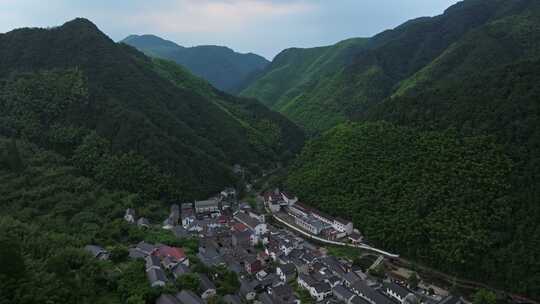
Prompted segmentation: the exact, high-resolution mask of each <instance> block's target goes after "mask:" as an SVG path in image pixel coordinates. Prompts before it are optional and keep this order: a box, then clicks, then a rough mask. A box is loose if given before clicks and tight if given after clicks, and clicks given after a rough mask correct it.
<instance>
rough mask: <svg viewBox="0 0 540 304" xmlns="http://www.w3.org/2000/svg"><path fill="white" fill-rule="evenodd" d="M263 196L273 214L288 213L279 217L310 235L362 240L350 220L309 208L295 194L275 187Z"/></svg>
mask: <svg viewBox="0 0 540 304" xmlns="http://www.w3.org/2000/svg"><path fill="white" fill-rule="evenodd" d="M263 197H264V203H265V205H266V207H267V208H268V209H269V210H270V211H271V212H272V213H273V214H274V215H276V216H279V215H280V213H282V214H285V215H288V216H283V217H280V218H282V219H284V220H286V221H289V222H290V223H291V224H295V225H296V226H297V227H299V228H301V229H303V230H304V231H306V232H308V233H310V234H312V235H315V236H322V237H324V238H326V239H328V240H343V239H349V240H350V241H352V242H354V243H359V242H361V241H362V237H361V235H360V234H359V232H358V231H356V230H355V229H354V226H353V223H352V222H350V221H347V220H344V219H341V218H335V217H332V216H329V215H327V214H324V213H322V212H320V211H318V210H316V209H313V208H310V207H308V206H306V205H304V204H302V203H301V202H299V201H298V197H296V196H293V195H290V194H288V193H286V192H282V191H280V190H279V189H276V190H274V191H270V192H267V193H265V194H264V196H263Z"/></svg>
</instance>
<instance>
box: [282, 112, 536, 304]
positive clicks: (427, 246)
mask: <svg viewBox="0 0 540 304" xmlns="http://www.w3.org/2000/svg"><path fill="white" fill-rule="evenodd" d="M537 155H538V154H537ZM515 165H516V164H515V163H514V162H513V161H512V157H511V155H510V154H509V152H507V151H506V150H505V149H504V148H503V147H502V146H501V145H500V144H498V143H497V142H496V140H495V138H494V137H493V136H484V135H477V136H462V135H460V134H459V133H458V132H456V131H452V130H447V131H441V132H435V131H419V130H417V129H411V128H407V127H398V126H395V125H392V124H389V123H382V122H378V123H367V124H356V123H348V124H342V125H339V126H337V127H335V128H333V129H331V130H330V131H327V132H325V133H324V134H323V135H322V136H321V137H320V138H318V139H316V140H313V141H312V142H310V143H309V144H308V145H307V146H306V148H305V149H304V151H303V152H302V154H301V156H300V157H299V158H298V159H297V161H296V163H295V165H294V166H293V167H292V168H291V169H290V172H289V176H288V179H287V183H286V184H287V187H288V189H290V190H291V191H294V192H295V193H297V194H298V195H299V197H301V198H302V200H303V201H304V202H307V203H310V204H311V205H313V206H315V207H317V208H319V209H320V210H322V211H324V212H327V213H329V214H332V215H337V216H346V217H349V218H351V219H352V220H353V221H354V224H355V226H356V227H358V228H359V229H360V231H362V233H364V234H365V236H366V238H367V239H368V240H369V242H371V243H373V244H375V245H376V246H380V247H381V248H384V249H388V250H390V251H394V252H399V253H400V254H401V255H402V256H404V257H406V258H410V259H413V260H415V261H418V262H421V263H425V264H428V265H430V266H432V267H435V268H437V269H439V270H442V271H445V272H446V273H448V274H450V275H457V276H460V277H465V278H469V279H474V280H478V281H481V282H484V283H488V284H492V285H494V286H496V287H499V288H503V289H506V290H509V291H514V292H518V293H523V294H525V295H529V296H531V297H533V298H538V297H539V296H540V289H538V286H540V284H539V282H540V276H539V274H540V263H539V262H538V261H539V258H540V256H539V251H538V249H537V248H538V245H539V244H540V238H539V236H540V233H539V232H540V227H539V225H538V222H539V219H540V213H539V211H540V209H539V207H538V204H537V201H535V199H534V196H532V195H533V192H529V193H528V195H530V196H529V197H528V198H527V199H528V201H524V200H523V199H524V198H525V197H523V196H521V195H519V189H518V188H516V185H515V184H514V178H515V173H516V172H515V171H514V170H515ZM538 189H539V188H538V187H536V191H538ZM536 193H538V192H536Z"/></svg>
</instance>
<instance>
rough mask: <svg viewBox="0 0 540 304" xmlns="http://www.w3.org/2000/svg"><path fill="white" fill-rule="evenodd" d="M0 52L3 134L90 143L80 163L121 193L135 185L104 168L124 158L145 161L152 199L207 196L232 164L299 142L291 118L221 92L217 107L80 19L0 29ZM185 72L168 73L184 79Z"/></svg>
mask: <svg viewBox="0 0 540 304" xmlns="http://www.w3.org/2000/svg"><path fill="white" fill-rule="evenodd" d="M0 57H1V58H0V75H3V80H2V82H1V83H0V84H1V85H2V95H1V96H0V107H1V109H2V111H1V113H2V114H1V116H0V122H1V127H0V130H1V131H2V134H3V135H5V136H9V137H20V138H22V139H24V140H28V141H31V142H34V143H37V144H39V145H40V146H42V147H45V148H47V149H52V150H54V151H57V152H60V153H62V154H63V155H66V156H69V157H73V158H74V159H76V158H77V156H80V157H81V158H82V159H85V158H86V159H88V157H86V156H85V153H97V152H96V149H97V150H98V151H99V153H97V154H98V155H97V156H96V157H97V159H94V161H95V163H94V164H85V167H84V168H83V169H84V170H86V171H87V173H88V174H92V175H95V174H98V172H97V171H99V172H100V173H103V174H105V173H104V172H103V171H104V170H111V172H110V173H111V174H112V173H115V174H117V175H118V176H116V177H113V176H111V180H113V181H114V182H115V183H120V184H122V183H123V182H125V185H123V187H122V188H125V190H130V191H135V192H137V191H139V190H138V189H141V188H142V187H140V186H141V185H137V183H136V182H135V181H133V180H130V176H129V174H127V173H126V172H124V171H122V170H119V168H113V167H115V166H119V167H121V168H123V170H127V169H126V168H125V167H126V164H127V163H131V162H133V163H136V164H141V165H142V164H147V165H148V166H151V167H153V168H154V170H150V171H149V172H155V173H156V177H155V180H156V184H155V185H154V187H152V188H153V191H152V194H153V195H154V197H155V195H168V196H175V197H177V198H186V199H188V198H194V197H199V196H201V195H207V194H209V193H211V192H213V191H217V190H218V189H220V188H221V187H223V186H224V185H227V184H231V183H233V182H234V179H233V177H232V175H231V173H230V166H231V165H232V164H234V163H240V164H244V165H246V166H248V167H251V168H252V169H255V170H257V168H260V166H261V165H262V166H266V165H269V164H271V163H272V162H275V161H279V160H280V159H282V156H284V155H290V154H293V153H294V152H295V151H294V150H295V149H298V148H299V147H300V146H301V145H302V142H303V134H302V132H301V131H300V130H299V129H298V128H297V127H296V126H295V125H294V124H292V123H290V122H289V121H287V120H286V119H284V118H283V117H281V116H280V115H278V114H276V113H272V112H270V111H268V110H267V109H265V108H263V107H256V106H253V103H254V102H253V101H251V100H247V99H237V98H234V97H232V96H229V95H226V94H223V93H220V94H221V95H219V101H220V103H221V104H222V106H218V104H217V103H216V100H215V99H214V98H216V97H213V96H210V95H206V96H204V95H202V94H201V92H204V91H206V90H210V87H209V86H207V85H206V84H203V85H200V86H201V88H200V89H199V91H196V90H194V89H193V88H184V87H182V86H180V85H178V84H174V83H172V82H171V79H170V78H165V77H163V76H162V75H160V73H159V72H158V71H156V69H157V68H156V64H155V62H154V61H152V60H151V59H149V58H148V57H146V56H144V55H143V54H142V53H140V52H139V51H137V50H135V49H134V48H132V47H129V46H127V45H123V44H116V43H114V42H113V41H112V40H110V39H109V38H108V37H106V36H105V35H104V34H103V33H101V32H100V31H99V30H98V29H97V27H96V26H95V25H93V24H92V23H91V22H90V21H88V20H85V19H76V20H74V21H71V22H68V23H66V24H64V25H63V26H61V27H57V28H52V29H19V30H14V31H12V32H9V33H6V34H2V35H0ZM185 73H186V72H185V71H181V72H178V73H176V74H175V77H181V76H182V77H184V78H185V79H189V78H190V76H185ZM176 81H177V82H181V81H180V80H176ZM212 90H213V89H212ZM209 94H214V95H215V96H217V94H218V93H209ZM223 105H225V106H223ZM231 109H237V110H236V112H235V113H236V114H235V115H236V116H235V117H231V113H230V112H231ZM239 113H241V114H239ZM240 117H244V118H245V119H244V120H241V119H239V118H240ZM253 117H255V118H257V119H252V118H253ZM248 118H249V119H248ZM291 149H292V150H291ZM77 153H79V154H77ZM103 155H111V158H110V159H109V160H110V161H111V163H110V165H111V166H109V167H107V166H105V167H106V168H101V169H103V170H97V169H98V166H104V165H103V164H104V163H105V162H104V161H103V160H102V159H101V156H103ZM141 160H143V161H141ZM113 164H115V165H114V166H113ZM123 173H126V174H123ZM105 175H106V174H105ZM131 177H134V176H131ZM134 180H137V179H136V178H135V179H134ZM141 182H142V181H141ZM150 184H151V183H147V185H146V187H150Z"/></svg>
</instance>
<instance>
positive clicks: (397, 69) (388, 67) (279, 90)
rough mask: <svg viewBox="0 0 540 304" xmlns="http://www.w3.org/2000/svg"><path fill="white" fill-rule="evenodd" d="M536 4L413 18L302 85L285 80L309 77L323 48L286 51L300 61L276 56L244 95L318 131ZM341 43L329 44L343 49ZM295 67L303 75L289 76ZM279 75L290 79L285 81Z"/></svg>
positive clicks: (471, 3)
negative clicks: (308, 68) (307, 70)
mask: <svg viewBox="0 0 540 304" xmlns="http://www.w3.org/2000/svg"><path fill="white" fill-rule="evenodd" d="M533 4H534V1H531V0H512V1H501V0H495V1H484V0H466V1H462V2H459V3H458V4H456V5H454V6H452V7H450V8H449V9H447V10H446V11H445V12H444V14H442V15H439V16H435V17H429V18H428V17H425V18H418V19H415V20H411V21H409V22H406V23H404V24H402V25H401V26H398V27H397V28H395V29H393V30H388V31H385V32H382V33H380V34H378V35H376V36H374V37H372V38H369V39H365V41H363V42H362V43H360V44H359V45H355V46H352V47H349V48H347V49H346V50H347V52H346V54H347V55H346V56H343V57H344V58H347V60H343V61H341V63H339V62H338V65H337V67H334V70H333V71H331V72H330V73H318V74H316V75H314V76H313V78H312V79H311V80H310V81H309V82H303V83H302V85H301V86H298V87H294V86H292V87H288V86H287V83H292V84H296V83H295V80H300V79H303V78H304V77H305V75H304V73H303V70H301V69H300V68H299V67H301V66H304V65H311V64H314V65H316V66H317V65H319V63H318V62H317V59H313V56H312V55H311V53H313V52H316V50H318V49H320V48H314V49H305V50H286V51H284V52H283V54H284V55H285V54H287V53H289V52H292V51H296V52H298V55H297V56H296V60H295V61H290V62H287V63H286V64H287V66H286V68H283V67H285V64H279V65H278V64H277V63H278V62H279V60H280V58H281V57H280V56H279V55H278V56H277V57H276V59H275V61H276V64H274V63H272V64H271V65H270V68H268V69H267V70H266V72H265V73H263V74H262V75H261V76H259V77H258V78H257V79H255V81H254V82H253V83H251V84H250V85H249V86H248V87H247V88H246V89H245V90H244V91H243V92H242V95H245V96H252V97H256V98H259V99H261V100H263V102H266V103H268V104H270V105H273V108H274V109H275V110H277V111H280V112H282V113H284V114H285V115H286V116H287V117H289V118H291V119H292V120H293V121H295V122H297V123H298V124H300V125H301V126H303V127H304V128H306V129H307V130H308V131H311V132H320V131H323V130H326V129H328V128H330V127H332V126H334V125H336V124H337V123H339V122H343V121H347V120H351V119H352V120H356V119H358V118H359V117H361V116H362V115H364V113H365V112H366V111H368V110H369V109H370V108H371V106H372V105H374V104H377V103H379V102H381V101H382V100H384V99H385V98H387V97H389V96H391V95H392V94H393V93H395V91H396V90H397V89H398V88H399V84H400V83H401V82H404V81H406V80H407V79H408V78H409V77H411V76H413V75H414V74H415V73H416V72H418V71H419V70H421V69H422V68H424V67H426V66H427V65H429V64H430V63H431V62H432V61H434V60H435V59H436V58H437V57H439V56H440V55H441V54H443V53H444V52H445V51H446V50H447V49H449V48H451V47H452V45H453V44H454V43H456V42H458V41H460V40H461V39H463V38H464V36H465V35H466V34H468V33H469V32H471V31H473V30H475V29H476V28H478V27H481V26H484V25H486V24H488V23H491V22H494V21H496V20H500V19H502V18H505V17H508V16H514V15H520V14H522V13H524V12H527V10H528V9H530V6H531V5H533ZM353 41H354V40H353ZM340 45H341V43H339V44H337V45H336V46H332V47H327V48H330V49H333V50H334V52H340V50H339V49H340ZM323 49H324V48H323ZM271 67H275V68H274V69H272V68H271ZM296 70H299V71H301V72H302V73H293V74H290V71H296ZM281 79H287V82H284V83H285V84H283V83H281V82H280V81H281ZM291 79H292V80H291ZM283 85H285V87H284V86H283ZM266 96H271V97H272V98H266ZM274 96H278V98H279V99H278V100H280V102H278V103H276V104H275V105H274V103H273V102H272V101H271V100H272V99H275V98H273V97H274Z"/></svg>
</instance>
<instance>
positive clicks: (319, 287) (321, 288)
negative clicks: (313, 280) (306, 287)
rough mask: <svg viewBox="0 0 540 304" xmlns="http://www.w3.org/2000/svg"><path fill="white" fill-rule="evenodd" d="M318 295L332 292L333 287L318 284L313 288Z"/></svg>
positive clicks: (326, 284)
mask: <svg viewBox="0 0 540 304" xmlns="http://www.w3.org/2000/svg"><path fill="white" fill-rule="evenodd" d="M312 287H313V288H314V289H315V291H316V292H317V293H327V292H330V291H332V287H331V286H330V284H328V283H318V284H315V285H314V286H312Z"/></svg>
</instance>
